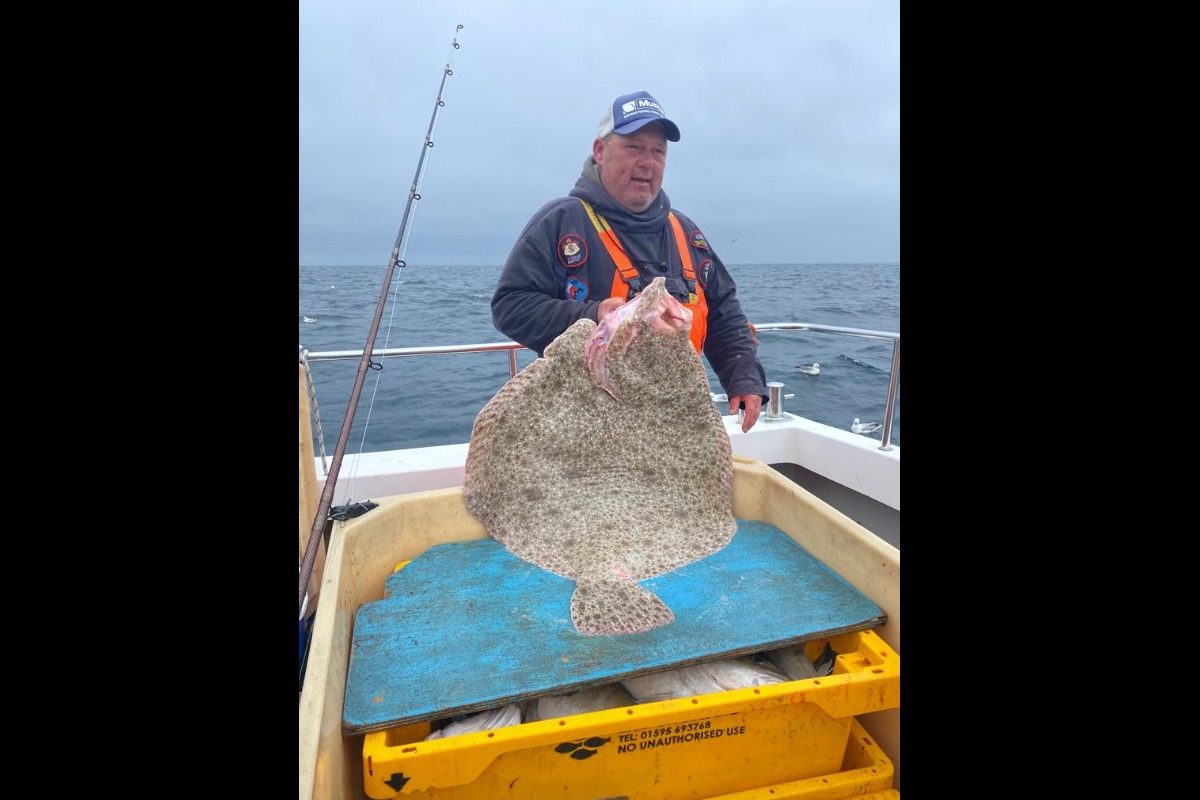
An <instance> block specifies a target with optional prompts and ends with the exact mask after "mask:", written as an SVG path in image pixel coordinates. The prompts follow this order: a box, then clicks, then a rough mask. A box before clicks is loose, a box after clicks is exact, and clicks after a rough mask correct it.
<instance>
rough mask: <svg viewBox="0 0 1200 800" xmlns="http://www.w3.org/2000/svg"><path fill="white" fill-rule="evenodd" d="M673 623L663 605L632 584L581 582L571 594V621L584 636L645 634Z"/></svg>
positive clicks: (673, 617) (653, 596)
mask: <svg viewBox="0 0 1200 800" xmlns="http://www.w3.org/2000/svg"><path fill="white" fill-rule="evenodd" d="M674 620H675V614H673V613H672V612H671V609H669V608H667V604H666V603H664V602H663V601H662V600H660V599H659V598H658V597H657V596H656V595H654V594H651V593H650V592H648V591H646V590H645V589H643V588H642V587H641V586H638V585H637V584H636V583H634V582H633V581H596V582H585V583H580V584H578V585H576V587H575V592H574V594H572V595H571V622H572V623H573V624H574V625H575V629H576V630H577V631H579V632H580V633H583V634H588V635H592V636H595V635H603V634H614V633H644V632H646V631H649V630H654V629H655V628H659V627H662V626H663V625H667V624H669V623H671V622H674Z"/></svg>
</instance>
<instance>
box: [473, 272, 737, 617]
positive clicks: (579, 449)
mask: <svg viewBox="0 0 1200 800" xmlns="http://www.w3.org/2000/svg"><path fill="white" fill-rule="evenodd" d="M669 297H670V295H669V294H667V293H666V290H665V287H664V285H663V281H662V279H660V278H656V279H655V280H654V281H653V282H652V283H651V284H650V286H648V287H647V288H646V289H645V290H644V291H643V292H642V293H641V294H640V295H639V296H638V297H637V298H635V299H634V300H633V301H630V303H627V304H626V305H625V306H622V309H626V310H627V313H626V315H625V316H624V317H623V318H622V320H621V322H620V324H619V325H618V326H617V328H616V329H615V330H613V331H611V332H610V334H609V335H608V344H607V352H606V353H604V354H603V356H604V366H605V372H606V376H607V380H608V381H609V382H610V384H611V386H610V389H603V388H600V387H598V386H597V385H596V384H595V383H594V382H593V378H592V371H591V370H590V369H589V364H588V353H587V352H586V350H585V346H586V343H587V340H588V338H589V335H590V334H591V333H592V332H593V331H594V330H595V329H596V324H595V323H594V322H592V321H591V320H588V319H581V320H579V321H578V322H576V323H575V324H574V325H572V326H571V327H570V328H568V329H567V330H566V331H565V332H564V333H563V334H562V335H561V336H559V337H558V338H557V339H555V340H554V342H552V343H551V344H550V346H549V347H547V348H546V351H545V355H544V357H542V358H539V359H537V360H536V361H534V362H533V363H532V364H530V365H529V366H528V367H526V368H525V369H524V370H522V371H521V372H520V373H519V374H518V375H517V376H516V377H514V378H513V379H512V380H511V381H509V382H508V383H507V384H506V385H505V386H504V387H503V388H501V390H500V391H499V392H497V393H496V395H495V397H493V398H492V399H491V400H490V401H489V402H488V403H487V405H486V406H484V408H483V410H482V411H480V412H479V415H478V417H476V420H475V427H474V430H473V431H472V434H471V443H470V447H469V450H468V453H467V463H466V476H465V480H464V483H463V500H464V502H465V504H466V507H467V510H468V511H470V513H471V514H472V515H473V516H475V518H476V519H478V520H479V521H480V522H481V523H482V524H483V526H484V528H485V529H486V530H487V532H488V534H489V535H491V536H492V537H493V538H495V539H496V540H497V541H500V542H502V543H504V545H505V546H506V547H507V548H508V549H509V550H510V551H511V552H512V553H513V554H515V555H517V556H518V557H520V558H522V559H524V560H526V561H529V562H530V563H533V564H536V565H537V566H539V567H542V568H543V569H546V570H549V571H551V572H553V573H555V574H557V575H561V576H563V577H565V578H569V579H571V580H574V581H575V582H576V590H575V593H574V594H573V595H572V598H571V620H572V622H573V623H574V625H575V627H576V629H577V630H578V631H579V632H580V633H585V634H615V633H639V632H643V631H647V630H652V629H654V628H657V627H659V626H661V625H665V624H667V623H669V622H671V621H672V620H673V619H674V615H673V614H672V613H671V610H670V609H669V608H667V606H666V605H665V604H664V603H663V602H662V601H661V600H660V599H659V598H658V597H656V596H654V595H653V594H651V593H650V592H648V591H646V590H645V589H643V588H642V587H640V586H638V585H637V581H641V580H645V579H647V578H652V577H654V576H656V575H661V574H663V573H665V572H670V571H671V570H674V569H678V568H679V567H682V566H684V565H686V564H689V563H691V562H693V561H696V560H698V559H701V558H704V557H705V556H708V555H711V554H712V553H714V552H716V551H717V550H719V549H721V548H722V547H724V546H725V545H726V544H728V543H729V541H730V539H732V537H733V533H734V530H735V527H736V525H735V521H734V518H733V510H732V487H733V464H732V454H731V448H730V444H729V437H728V435H727V434H726V433H725V428H724V426H723V424H722V423H721V418H720V416H719V415H718V413H717V411H716V409H715V407H714V406H713V403H712V400H711V398H710V396H709V389H708V379H707V375H706V374H705V371H704V367H703V365H702V364H701V363H700V359H699V357H698V356H697V355H696V352H695V350H694V349H693V348H692V346H691V343H690V341H689V340H688V333H687V328H686V327H681V326H679V324H678V320H677V319H676V320H675V321H674V322H672V321H671V320H672V319H675V317H674V316H673V314H672V313H669V312H667V313H666V316H665V317H664V316H663V314H662V313H659V314H655V313H649V312H650V311H652V310H653V309H654V308H656V307H657V308H659V309H660V310H666V309H669V306H670V304H669V303H667V302H666V300H665V298H669ZM672 302H676V305H678V303H677V301H674V300H673V298H672ZM635 303H640V304H644V305H643V306H641V307H640V308H641V310H643V311H647V312H648V313H642V314H637V313H629V310H628V309H629V307H630V306H633V305H634V304H635ZM656 304H657V305H656ZM620 310H621V309H618V312H619V311H620ZM633 310H637V308H635V309H633ZM618 312H613V313H618ZM664 320H665V321H664ZM594 351H595V348H593V352H594ZM592 361H593V365H594V363H595V358H593V359H592ZM610 392H611V393H610Z"/></svg>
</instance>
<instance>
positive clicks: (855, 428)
mask: <svg viewBox="0 0 1200 800" xmlns="http://www.w3.org/2000/svg"><path fill="white" fill-rule="evenodd" d="M882 427H883V426H882V425H880V424H879V423H878V422H859V421H858V417H855V418H854V422H852V423H851V424H850V432H851V433H861V434H867V435H869V434H872V433H874V432H875V431H877V430H879V429H880V428H882Z"/></svg>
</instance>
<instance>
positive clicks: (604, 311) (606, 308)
mask: <svg viewBox="0 0 1200 800" xmlns="http://www.w3.org/2000/svg"><path fill="white" fill-rule="evenodd" d="M623 305H625V301H624V300H622V299H621V298H619V297H606V298H605V299H603V300H601V301H600V306H599V307H598V308H597V309H596V322H599V321H600V320H602V319H604V318H605V317H606V316H608V314H609V312H610V311H616V310H617V309H618V308H620V307H621V306H623Z"/></svg>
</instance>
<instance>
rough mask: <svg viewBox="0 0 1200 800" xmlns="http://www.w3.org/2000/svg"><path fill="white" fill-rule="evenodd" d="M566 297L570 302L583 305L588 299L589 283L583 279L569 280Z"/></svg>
mask: <svg viewBox="0 0 1200 800" xmlns="http://www.w3.org/2000/svg"><path fill="white" fill-rule="evenodd" d="M566 295H567V299H568V300H574V301H576V302H578V303H582V302H583V301H585V300H587V297H588V283H587V281H585V280H584V279H583V278H567V288H566Z"/></svg>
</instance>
